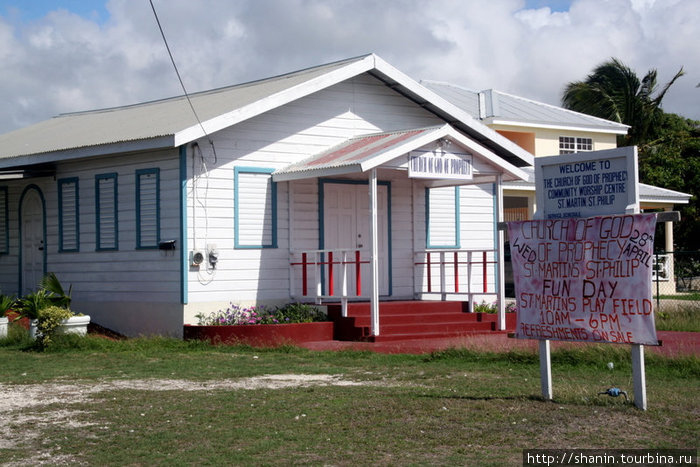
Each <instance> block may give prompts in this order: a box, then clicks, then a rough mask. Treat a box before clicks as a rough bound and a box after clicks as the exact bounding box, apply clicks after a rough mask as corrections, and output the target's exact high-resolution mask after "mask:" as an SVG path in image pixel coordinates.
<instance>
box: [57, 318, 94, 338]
mask: <svg viewBox="0 0 700 467" xmlns="http://www.w3.org/2000/svg"><path fill="white" fill-rule="evenodd" d="M88 324H90V315H83V316H73V317H71V318H68V319H67V320H64V321H63V322H62V323H61V326H60V327H59V328H58V332H59V333H61V334H77V335H79V336H84V335H86V334H87V327H88Z"/></svg>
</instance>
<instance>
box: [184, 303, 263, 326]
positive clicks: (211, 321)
mask: <svg viewBox="0 0 700 467" xmlns="http://www.w3.org/2000/svg"><path fill="white" fill-rule="evenodd" d="M263 311H264V307H260V308H256V307H250V308H242V307H240V306H238V305H234V304H233V303H231V304H230V305H229V307H228V308H226V309H225V310H218V311H214V312H212V313H209V314H206V315H205V314H204V313H199V314H197V315H195V318H197V319H198V320H199V322H198V323H197V324H199V325H200V326H227V325H229V326H230V325H234V324H258V323H259V322H260V318H261V312H263Z"/></svg>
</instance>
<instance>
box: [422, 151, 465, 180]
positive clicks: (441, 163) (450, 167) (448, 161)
mask: <svg viewBox="0 0 700 467" xmlns="http://www.w3.org/2000/svg"><path fill="white" fill-rule="evenodd" d="M472 167H473V164H472V155H471V154H466V153H454V152H449V151H444V150H442V149H436V150H434V151H413V152H411V153H410V154H409V155H408V176H409V177H411V178H451V179H460V180H471V179H472V176H473V170H472Z"/></svg>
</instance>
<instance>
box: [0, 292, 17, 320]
mask: <svg viewBox="0 0 700 467" xmlns="http://www.w3.org/2000/svg"><path fill="white" fill-rule="evenodd" d="M15 301H16V299H15V297H14V296H12V297H11V296H9V295H1V294H0V318H2V317H4V316H5V315H6V314H7V312H8V311H9V310H10V308H12V306H13V305H14V304H15Z"/></svg>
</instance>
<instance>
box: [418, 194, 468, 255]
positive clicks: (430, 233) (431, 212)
mask: <svg viewBox="0 0 700 467" xmlns="http://www.w3.org/2000/svg"><path fill="white" fill-rule="evenodd" d="M425 224H426V246H427V247H428V248H459V247H460V235H459V187H443V188H426V190H425Z"/></svg>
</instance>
